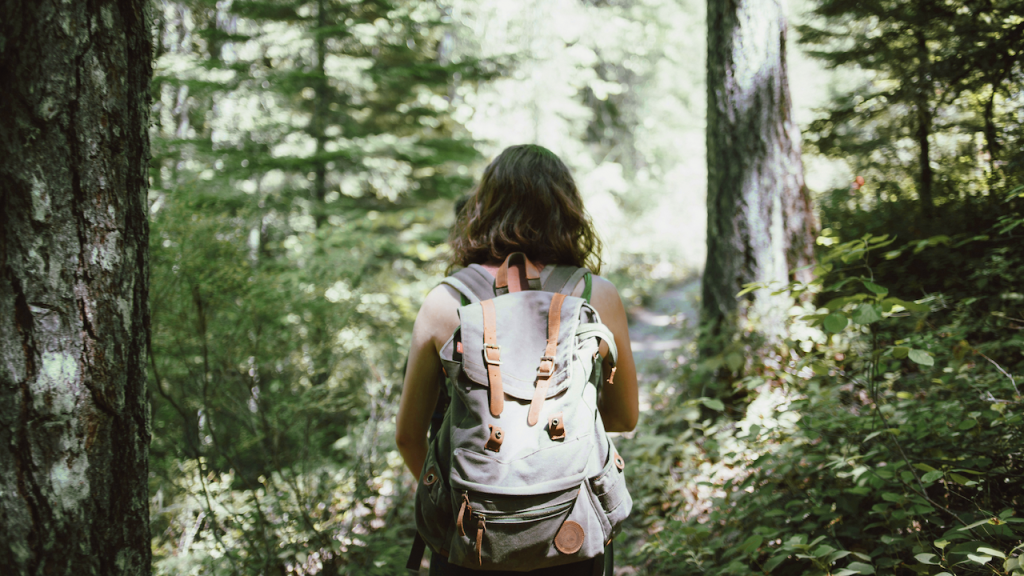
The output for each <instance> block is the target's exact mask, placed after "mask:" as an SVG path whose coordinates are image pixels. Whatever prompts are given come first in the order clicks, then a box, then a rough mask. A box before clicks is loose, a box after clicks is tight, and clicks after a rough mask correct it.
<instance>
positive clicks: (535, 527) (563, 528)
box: [449, 486, 603, 571]
mask: <svg viewBox="0 0 1024 576" xmlns="http://www.w3.org/2000/svg"><path fill="white" fill-rule="evenodd" d="M581 494H582V490H581V487H580V486H576V487H574V488H572V489H569V490H564V491H561V492H557V493H553V494H542V495H538V496H512V497H509V496H495V495H490V494H480V493H474V492H466V493H464V498H465V501H466V506H465V511H464V514H463V516H462V523H461V524H462V528H461V529H456V532H455V537H454V538H453V541H452V552H451V555H450V556H449V562H451V563H453V564H457V565H460V566H465V567H467V568H477V569H483V570H496V569H501V570H514V571H524V570H535V569H538V568H545V567H548V566H557V565H560V564H567V563H570V562H577V561H580V560H585V559H587V558H592V557H594V556H595V555H596V554H599V553H600V552H601V551H603V541H602V539H601V525H600V523H599V520H598V514H599V513H596V512H595V511H594V510H593V507H592V506H591V503H590V501H589V499H588V498H586V497H583V498H580V495H581ZM457 515H458V514H457Z"/></svg>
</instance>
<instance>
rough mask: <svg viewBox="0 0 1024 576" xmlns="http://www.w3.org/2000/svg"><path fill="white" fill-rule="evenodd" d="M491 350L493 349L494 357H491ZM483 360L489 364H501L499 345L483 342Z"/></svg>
mask: <svg viewBox="0 0 1024 576" xmlns="http://www.w3.org/2000/svg"><path fill="white" fill-rule="evenodd" d="M491 350H494V358H491ZM484 362H486V363H488V364H490V365H491V366H501V346H499V345H497V344H487V343H484Z"/></svg>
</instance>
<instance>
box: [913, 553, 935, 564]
mask: <svg viewBox="0 0 1024 576" xmlns="http://www.w3.org/2000/svg"><path fill="white" fill-rule="evenodd" d="M914 558H917V561H918V562H920V563H921V564H932V565H936V564H938V563H939V562H938V560H937V558H938V556H936V555H935V554H915V555H914Z"/></svg>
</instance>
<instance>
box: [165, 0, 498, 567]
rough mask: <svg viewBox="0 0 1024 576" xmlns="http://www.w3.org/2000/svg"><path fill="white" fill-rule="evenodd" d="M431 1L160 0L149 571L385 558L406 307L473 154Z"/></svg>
mask: <svg viewBox="0 0 1024 576" xmlns="http://www.w3.org/2000/svg"><path fill="white" fill-rule="evenodd" d="M441 16H442V10H441V8H440V7H438V6H436V5H432V4H429V3H419V2H362V3H347V2H337V1H334V0H321V1H315V2H284V3H279V2H243V1H236V2H233V3H216V4H213V3H206V2H202V1H200V2H194V3H164V4H162V5H161V6H159V10H158V17H159V18H158V26H159V38H160V40H161V46H162V48H163V49H164V50H163V52H162V53H161V54H160V57H159V58H158V60H157V62H156V69H157V71H158V75H157V80H156V81H155V82H154V101H155V104H156V111H155V114H154V117H155V118H156V120H157V122H156V125H155V126H154V128H153V138H152V140H153V150H154V154H153V161H152V170H151V174H152V180H153V185H152V188H151V202H152V204H151V213H152V235H151V238H152V243H151V246H150V254H151V259H152V286H153V290H152V304H151V309H152V318H153V340H152V346H151V357H150V360H151V375H152V382H153V384H154V387H153V389H154V394H153V421H154V441H153V445H152V458H151V463H152V469H153V471H154V473H155V477H154V478H153V479H152V485H151V491H152V493H153V495H154V510H153V528H154V529H153V532H154V543H153V544H154V551H155V556H156V571H157V573H163V574H181V573H215V574H220V573H231V574H239V573H245V574H264V573H275V574H278V573H280V574H283V573H286V572H293V573H324V574H341V573H348V574H393V573H395V571H396V570H398V569H399V567H400V566H401V560H400V558H399V556H401V554H398V553H397V550H398V548H402V549H404V548H405V547H406V546H407V543H408V541H409V537H410V534H411V529H410V525H409V522H410V518H411V516H410V513H411V510H410V509H409V507H408V506H406V505H405V504H404V501H403V500H402V496H403V490H405V489H406V488H405V486H404V485H403V478H402V477H401V476H402V473H403V472H402V467H401V460H400V458H399V457H398V455H397V452H396V451H395V450H394V447H393V444H392V440H391V439H392V438H393V436H394V425H393V416H394V411H395V408H396V398H397V395H398V391H399V389H400V384H401V380H402V374H403V369H404V358H405V351H406V350H407V346H408V340H407V339H408V334H409V332H410V328H411V321H412V318H413V317H414V315H415V313H416V310H417V308H418V302H419V299H420V298H421V297H422V295H423V294H425V293H426V292H427V291H428V290H429V288H430V287H431V286H432V284H433V283H434V282H435V281H436V278H437V275H438V273H439V272H440V268H441V266H440V263H439V262H438V255H439V254H440V253H441V252H440V250H441V247H442V245H443V242H444V238H445V236H446V231H447V230H446V228H447V225H448V223H449V222H450V220H451V199H452V198H454V197H456V196H458V195H460V194H462V193H464V191H465V190H466V189H467V188H468V185H469V182H468V179H467V178H466V177H465V176H464V175H463V174H462V173H460V171H459V167H458V164H462V163H465V162H467V161H472V160H475V159H476V157H477V155H476V152H475V150H474V148H473V147H472V142H470V141H468V140H467V137H466V134H465V131H464V130H463V129H462V128H461V126H460V125H459V124H458V123H457V122H454V121H453V120H452V119H451V117H450V114H449V113H448V111H447V101H446V100H445V97H446V95H447V93H448V90H449V84H450V83H451V82H453V81H454V80H453V78H454V77H455V76H456V75H457V74H458V75H461V79H462V80H461V81H463V82H475V81H478V80H479V79H481V78H483V77H485V76H487V75H488V74H491V73H493V72H489V71H486V70H484V68H486V67H487V66H490V65H489V64H485V63H482V62H480V61H468V60H463V61H460V62H452V61H450V60H448V61H445V60H444V58H443V55H441V54H439V53H438V52H437V51H436V48H437V47H438V44H439V42H440V40H441V39H442V37H443V30H442V28H441V22H440V19H441Z"/></svg>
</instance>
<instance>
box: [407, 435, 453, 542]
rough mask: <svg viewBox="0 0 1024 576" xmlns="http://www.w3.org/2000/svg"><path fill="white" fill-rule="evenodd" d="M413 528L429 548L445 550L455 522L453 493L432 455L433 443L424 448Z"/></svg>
mask: <svg viewBox="0 0 1024 576" xmlns="http://www.w3.org/2000/svg"><path fill="white" fill-rule="evenodd" d="M415 509H416V531H417V532H419V533H420V536H422V537H423V541H424V542H426V543H427V544H428V545H429V546H430V548H431V549H432V550H434V551H435V552H439V553H441V554H444V555H447V554H448V547H449V546H450V542H451V534H452V529H453V525H454V519H453V517H452V497H451V490H450V489H449V488H448V482H446V481H445V479H444V478H443V477H442V476H441V469H440V467H439V466H438V465H437V459H436V458H435V457H434V445H433V444H431V445H430V449H429V450H428V451H427V460H426V462H424V463H423V471H422V472H421V473H420V482H419V484H418V485H417V486H416V504H415Z"/></svg>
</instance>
